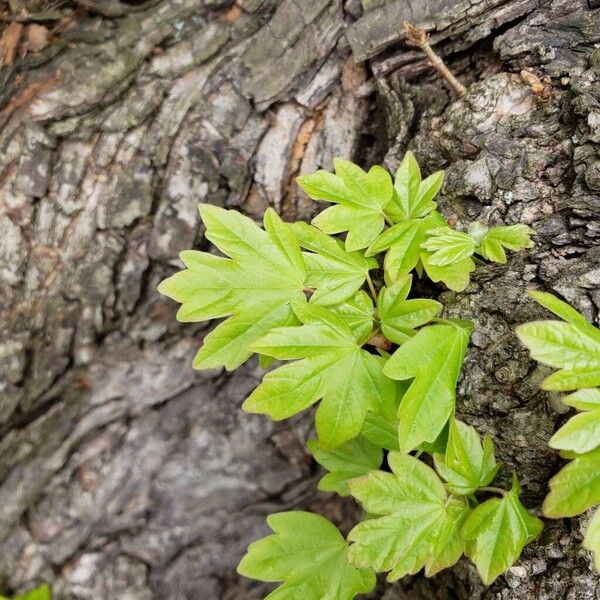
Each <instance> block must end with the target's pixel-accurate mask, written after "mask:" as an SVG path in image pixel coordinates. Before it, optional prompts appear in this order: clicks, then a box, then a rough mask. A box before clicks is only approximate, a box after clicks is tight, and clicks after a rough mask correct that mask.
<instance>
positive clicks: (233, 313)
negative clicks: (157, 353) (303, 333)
mask: <svg viewBox="0 0 600 600" xmlns="http://www.w3.org/2000/svg"><path fill="white" fill-rule="evenodd" d="M200 214H201V217H202V220H203V221H204V223H205V225H206V237H207V238H208V239H209V240H210V241H211V242H213V244H215V246H217V248H219V250H221V251H222V252H223V253H225V254H227V255H229V256H230V257H231V258H222V257H219V256H214V255H212V254H208V253H206V252H196V251H192V250H189V251H185V252H182V253H181V255H180V256H181V259H182V260H183V262H184V263H185V265H186V267H187V269H185V270H183V271H180V272H179V273H176V274H175V275H173V276H172V277H169V278H168V279H165V280H164V281H163V282H162V283H161V284H160V285H159V287H158V290H159V291H160V292H161V293H162V294H165V295H166V296H169V297H170V298H173V299H174V300H177V301H178V302H180V303H181V308H180V309H179V312H178V313H177V318H178V319H179V320H180V321H206V320H209V319H218V318H221V317H227V316H229V318H228V319H227V320H226V321H224V322H223V323H221V324H220V325H218V326H217V327H216V328H215V329H214V331H212V332H211V333H210V334H208V335H207V336H206V338H205V339H204V345H203V346H202V348H201V349H200V351H199V352H198V355H197V356H196V358H195V360H194V367H195V368H197V369H210V368H214V367H219V366H224V367H225V368H226V369H228V370H233V369H235V368H237V367H239V366H240V365H241V364H242V363H244V362H245V361H246V360H247V359H248V358H249V357H250V356H251V355H252V351H251V350H250V349H249V347H250V346H251V345H252V344H253V343H254V342H255V341H257V340H258V339H260V338H261V337H263V336H264V335H265V334H266V333H267V332H268V331H270V330H271V329H272V328H273V327H279V326H282V325H289V324H292V323H294V322H296V320H295V317H294V315H293V313H292V311H291V308H290V303H291V302H302V301H305V297H304V293H303V291H302V290H303V287H304V281H305V278H306V268H305V265H304V260H303V258H302V254H301V252H300V247H299V246H298V243H297V242H296V240H295V238H294V236H293V234H292V233H291V231H290V229H289V228H288V227H287V226H286V225H285V224H284V223H283V222H282V221H281V220H280V219H279V217H278V216H277V215H276V213H275V212H274V211H273V210H271V209H269V210H267V212H266V213H265V218H264V225H265V230H264V231H263V230H262V229H260V228H259V227H258V226H257V225H256V224H255V223H254V222H253V221H252V220H251V219H249V218H248V217H244V216H243V215H241V214H240V213H238V212H236V211H233V210H224V209H222V208H219V207H216V206H210V205H208V204H201V205H200Z"/></svg>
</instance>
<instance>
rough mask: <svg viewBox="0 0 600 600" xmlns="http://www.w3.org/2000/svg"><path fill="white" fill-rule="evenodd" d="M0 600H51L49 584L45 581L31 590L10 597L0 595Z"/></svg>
mask: <svg viewBox="0 0 600 600" xmlns="http://www.w3.org/2000/svg"><path fill="white" fill-rule="evenodd" d="M0 600H52V591H51V589H50V586H49V585H48V584H47V583H44V584H42V585H40V586H38V587H36V588H34V589H33V590H30V591H28V592H25V593H23V594H17V595H16V596H12V597H11V598H8V597H7V596H0Z"/></svg>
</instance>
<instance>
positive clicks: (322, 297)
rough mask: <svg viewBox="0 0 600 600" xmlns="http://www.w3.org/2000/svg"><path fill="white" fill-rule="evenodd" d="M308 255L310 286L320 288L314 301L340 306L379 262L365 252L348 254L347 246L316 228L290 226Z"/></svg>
mask: <svg viewBox="0 0 600 600" xmlns="http://www.w3.org/2000/svg"><path fill="white" fill-rule="evenodd" d="M290 227H291V229H292V231H293V232H294V234H295V236H296V238H297V240H298V242H299V243H300V246H302V248H305V249H306V250H310V252H305V253H304V261H305V263H306V268H307V271H308V272H307V277H306V285H307V286H308V287H315V288H317V290H316V292H315V293H314V294H313V295H312V296H311V298H310V301H311V302H315V303H317V304H323V305H329V304H338V303H340V302H343V301H344V300H346V299H348V298H350V297H351V296H352V295H353V294H354V293H355V292H356V291H357V290H359V289H360V288H361V287H362V285H363V284H364V282H365V279H366V277H367V273H368V272H369V269H376V268H377V266H378V265H377V261H376V260H375V259H373V258H365V257H364V255H363V254H362V252H347V251H346V249H345V248H344V244H343V243H342V242H341V241H340V240H338V239H336V238H333V237H331V236H329V235H327V234H325V233H323V232H322V231H320V230H319V229H317V228H316V227H312V226H311V225H308V224H307V223H303V222H298V223H293V224H291V225H290Z"/></svg>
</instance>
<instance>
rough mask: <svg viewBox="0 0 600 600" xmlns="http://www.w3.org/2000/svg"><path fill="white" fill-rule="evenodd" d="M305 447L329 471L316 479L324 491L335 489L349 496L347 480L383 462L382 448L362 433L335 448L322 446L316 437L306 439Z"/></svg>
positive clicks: (376, 467)
mask: <svg viewBox="0 0 600 600" xmlns="http://www.w3.org/2000/svg"><path fill="white" fill-rule="evenodd" d="M308 448H309V450H310V453H311V454H312V455H313V457H314V459H315V460H316V461H317V462H318V463H319V464H320V465H321V466H323V467H325V468H326V469H327V470H328V471H329V473H327V475H325V476H324V477H322V478H321V480H320V481H319V489H320V490H321V491H323V492H336V493H337V494H339V495H340V496H348V495H349V493H350V492H349V491H348V486H347V483H348V480H349V479H353V478H354V477H359V476H360V475H365V474H367V473H368V472H369V471H372V470H373V469H378V468H379V467H380V466H381V463H382V461H383V451H382V450H381V448H379V447H378V446H376V445H374V444H371V442H369V441H368V440H366V439H365V438H364V437H362V436H358V437H355V438H354V439H353V440H350V441H349V442H346V443H345V444H342V445H341V446H338V447H337V448H334V449H333V450H326V449H324V448H323V447H322V446H321V444H320V443H319V440H309V441H308Z"/></svg>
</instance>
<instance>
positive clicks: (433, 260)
mask: <svg viewBox="0 0 600 600" xmlns="http://www.w3.org/2000/svg"><path fill="white" fill-rule="evenodd" d="M421 248H424V249H425V250H427V251H429V252H430V253H431V254H430V255H429V256H428V257H427V261H428V264H430V265H434V266H436V267H446V266H448V265H451V264H454V263H460V262H461V261H464V260H465V259H467V258H469V257H471V256H472V255H473V252H474V251H475V248H476V243H475V240H474V239H473V238H472V237H471V236H470V235H468V234H467V233H462V232H461V231H455V230H454V229H451V228H450V227H448V226H445V227H436V228H435V229H430V230H429V231H428V232H427V239H426V240H425V241H424V242H423V243H422V244H421Z"/></svg>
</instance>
